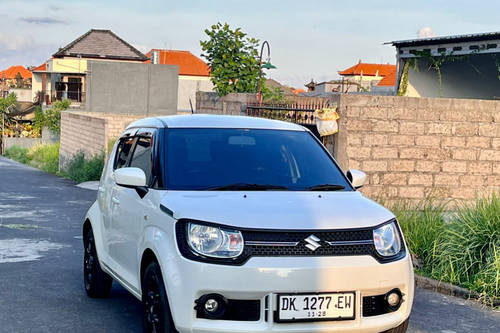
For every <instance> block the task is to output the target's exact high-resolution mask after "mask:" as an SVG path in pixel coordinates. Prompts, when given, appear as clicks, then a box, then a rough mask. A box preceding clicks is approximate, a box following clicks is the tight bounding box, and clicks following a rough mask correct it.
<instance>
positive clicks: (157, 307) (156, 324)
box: [141, 261, 177, 333]
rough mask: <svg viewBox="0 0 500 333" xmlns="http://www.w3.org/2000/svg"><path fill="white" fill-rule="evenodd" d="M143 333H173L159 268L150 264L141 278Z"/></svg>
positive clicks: (172, 324)
mask: <svg viewBox="0 0 500 333" xmlns="http://www.w3.org/2000/svg"><path fill="white" fill-rule="evenodd" d="M141 285H142V318H143V319H142V323H143V332H145V333H150V332H158V333H174V332H177V331H176V329H175V325H174V321H173V319H172V314H171V312H170V306H169V305H168V298H167V292H166V290H165V285H164V283H163V276H162V274H161V269H160V266H159V265H158V263H157V262H155V261H153V262H151V263H150V264H149V265H148V266H147V267H146V270H145V271H144V276H143V277H142V284H141Z"/></svg>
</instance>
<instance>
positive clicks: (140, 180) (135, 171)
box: [115, 168, 146, 187]
mask: <svg viewBox="0 0 500 333" xmlns="http://www.w3.org/2000/svg"><path fill="white" fill-rule="evenodd" d="M115 182H116V183H117V184H118V185H121V186H126V187H140V186H146V174H145V173H144V171H142V170H141V169H139V168H121V169H117V170H115Z"/></svg>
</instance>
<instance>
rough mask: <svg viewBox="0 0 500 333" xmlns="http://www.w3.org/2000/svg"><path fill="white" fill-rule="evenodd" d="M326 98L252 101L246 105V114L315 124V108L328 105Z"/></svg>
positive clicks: (302, 123) (303, 123)
mask: <svg viewBox="0 0 500 333" xmlns="http://www.w3.org/2000/svg"><path fill="white" fill-rule="evenodd" d="M328 105H329V100H328V99H327V98H308V97H306V98H304V97H302V98H300V97H299V98H295V100H294V101H292V102H290V103H280V104H274V103H271V104H269V103H262V104H259V103H252V104H248V105H247V107H246V112H245V113H246V115H247V116H252V117H262V118H269V119H278V120H284V121H289V122H292V123H297V124H301V125H315V124H316V116H315V111H316V110H317V109H323V108H325V107H328Z"/></svg>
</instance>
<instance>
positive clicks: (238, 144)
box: [165, 128, 352, 191]
mask: <svg viewBox="0 0 500 333" xmlns="http://www.w3.org/2000/svg"><path fill="white" fill-rule="evenodd" d="M166 141H167V145H166V152H165V153H166V170H165V176H166V177H165V179H166V183H167V184H166V185H167V188H168V189H173V190H203V189H207V188H213V187H219V186H227V185H231V184H266V185H272V186H279V187H286V188H288V189H290V190H296V191H301V190H307V189H308V188H310V187H312V186H318V185H323V184H335V185H340V186H343V187H345V190H352V188H351V186H350V185H349V183H348V182H347V180H346V179H345V176H344V175H343V174H342V172H341V170H340V169H339V168H338V167H337V165H336V164H335V163H334V162H333V161H332V159H331V158H330V156H329V155H328V154H327V153H326V152H325V150H324V149H323V148H322V147H321V145H320V144H319V143H318V142H317V141H316V140H315V139H314V138H313V136H312V135H311V134H310V133H309V132H306V131H284V130H263V129H225V128H175V129H168V131H167V140H166Z"/></svg>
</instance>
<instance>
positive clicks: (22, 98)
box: [9, 88, 33, 102]
mask: <svg viewBox="0 0 500 333" xmlns="http://www.w3.org/2000/svg"><path fill="white" fill-rule="evenodd" d="M10 93H14V94H16V97H17V101H18V102H33V99H32V97H31V88H29V89H24V88H22V89H20V88H10V89H9V94H10Z"/></svg>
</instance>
